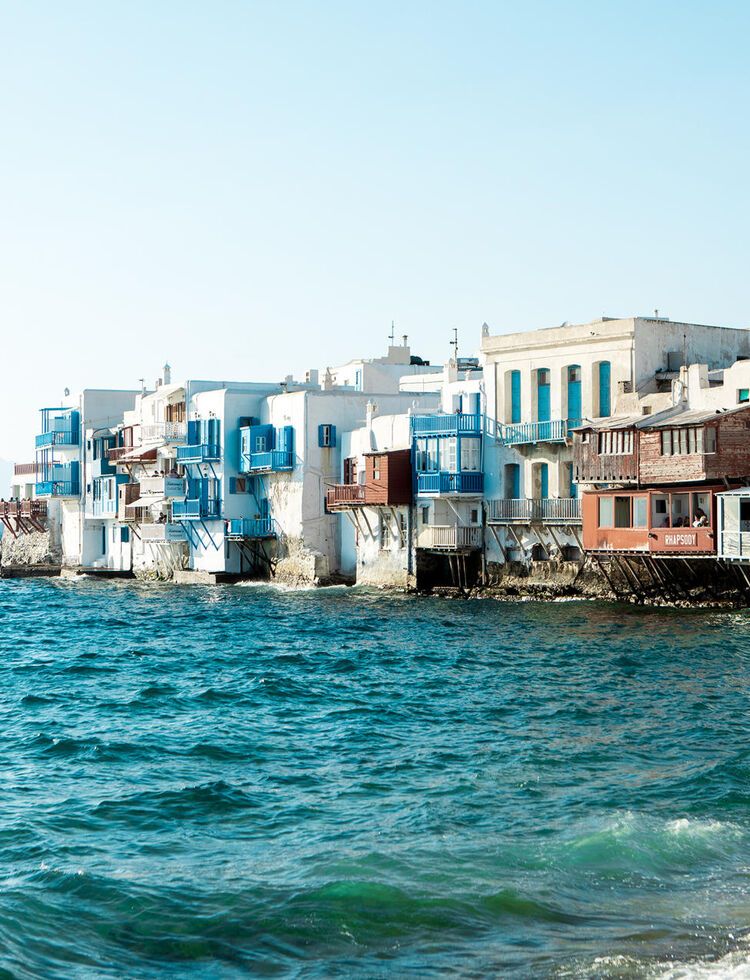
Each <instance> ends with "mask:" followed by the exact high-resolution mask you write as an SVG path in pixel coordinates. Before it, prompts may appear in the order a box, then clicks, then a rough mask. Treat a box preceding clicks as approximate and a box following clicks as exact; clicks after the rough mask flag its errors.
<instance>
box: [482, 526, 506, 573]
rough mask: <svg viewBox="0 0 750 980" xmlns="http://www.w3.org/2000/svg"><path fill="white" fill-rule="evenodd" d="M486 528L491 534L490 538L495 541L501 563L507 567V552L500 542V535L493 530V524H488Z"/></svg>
mask: <svg viewBox="0 0 750 980" xmlns="http://www.w3.org/2000/svg"><path fill="white" fill-rule="evenodd" d="M487 527H488V528H489V529H490V531H491V532H492V536H493V538H494V539H495V541H497V546H498V548H499V549H500V553H501V554H502V556H503V561H504V562H505V564H506V565H507V564H508V552H507V551H506V550H505V547H504V545H503V543H502V541H501V540H500V535H499V534H498V533H497V531H496V530H495V525H494V524H488V525H487Z"/></svg>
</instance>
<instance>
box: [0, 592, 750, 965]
mask: <svg viewBox="0 0 750 980" xmlns="http://www.w3.org/2000/svg"><path fill="white" fill-rule="evenodd" d="M749 681H750V614H748V613H745V612H716V611H705V610H704V611H701V610H682V609H681V610H664V609H643V608H637V607H634V606H618V605H615V604H603V603H594V602H558V603H532V602H500V601H494V600H490V599H487V600H484V599H471V600H462V599H448V598H426V597H416V596H408V595H393V594H381V593H378V592H372V591H367V590H360V589H356V588H355V589H346V588H332V589H318V590H309V591H285V590H283V589H280V588H274V587H271V586H268V585H257V584H256V585H247V586H245V585H233V586H215V587H200V586H170V585H163V584H161V585H149V584H139V583H137V582H133V581H129V582H123V581H100V580H95V579H86V578H80V579H75V580H61V579H57V580H56V579H43V580H42V579H37V580H4V581H1V582H0V712H1V717H2V724H1V726H0V781H1V783H0V977H2V978H6V977H7V978H11V977H13V978H40V977H43V978H61V980H62V978H64V980H71V978H83V977H85V978H89V977H97V978H98V977H104V978H110V977H118V978H120V977H137V978H140V977H144V978H152V977H153V978H162V977H163V978H166V977H169V978H180V977H200V978H204V977H205V978H234V977H244V976H258V977H315V978H324V977H325V978H328V977H399V978H400V977H434V976H446V977H477V978H479V977H482V978H483V977H535V978H536V977H554V978H574V977H618V978H621V977H650V978H655V977H661V978H685V977H700V978H703V977H706V978H711V977H734V978H738V977H748V976H750V941H749V938H748V937H749V936H750V739H749V738H748V731H749V723H748V709H749V707H750V684H749Z"/></svg>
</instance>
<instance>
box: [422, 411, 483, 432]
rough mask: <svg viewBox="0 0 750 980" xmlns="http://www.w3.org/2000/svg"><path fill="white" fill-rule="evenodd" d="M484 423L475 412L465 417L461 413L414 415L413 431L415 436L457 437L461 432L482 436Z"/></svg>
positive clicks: (480, 416)
mask: <svg viewBox="0 0 750 980" xmlns="http://www.w3.org/2000/svg"><path fill="white" fill-rule="evenodd" d="M482 422H483V416H482V415H481V413H474V412H472V413H468V414H465V415H464V414H462V413H461V412H456V413H455V415H413V416H412V419H411V431H412V434H413V435H415V436H455V435H458V433H459V432H460V433H462V434H464V435H475V436H480V435H481V434H482Z"/></svg>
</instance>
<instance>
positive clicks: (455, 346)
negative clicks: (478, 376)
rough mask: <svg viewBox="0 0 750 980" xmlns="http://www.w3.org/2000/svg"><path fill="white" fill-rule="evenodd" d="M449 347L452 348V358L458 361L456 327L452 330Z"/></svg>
mask: <svg viewBox="0 0 750 980" xmlns="http://www.w3.org/2000/svg"><path fill="white" fill-rule="evenodd" d="M451 347H452V348H453V357H454V358H455V359H456V360H458V327H454V328H453V340H452V341H451Z"/></svg>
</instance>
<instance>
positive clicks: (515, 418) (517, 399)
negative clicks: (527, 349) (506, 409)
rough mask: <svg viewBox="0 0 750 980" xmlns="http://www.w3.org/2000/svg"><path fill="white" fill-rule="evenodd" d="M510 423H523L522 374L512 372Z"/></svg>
mask: <svg viewBox="0 0 750 980" xmlns="http://www.w3.org/2000/svg"><path fill="white" fill-rule="evenodd" d="M510 421H511V422H520V421H521V372H520V371H511V372H510Z"/></svg>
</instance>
